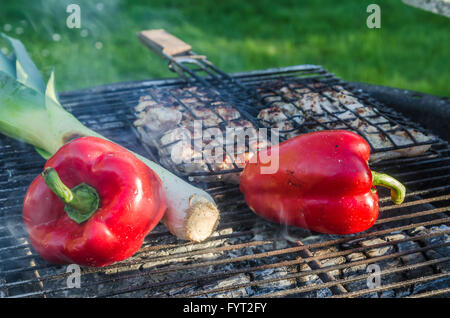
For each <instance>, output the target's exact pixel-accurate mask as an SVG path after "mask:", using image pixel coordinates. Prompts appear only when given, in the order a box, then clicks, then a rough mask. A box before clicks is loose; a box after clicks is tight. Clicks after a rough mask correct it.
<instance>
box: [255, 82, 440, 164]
mask: <svg viewBox="0 0 450 318" xmlns="http://www.w3.org/2000/svg"><path fill="white" fill-rule="evenodd" d="M259 94H260V97H261V98H262V99H263V100H265V101H266V102H270V103H272V105H273V106H272V107H270V108H267V109H263V110H261V111H260V112H259V114H258V119H260V120H261V121H263V122H264V123H265V124H266V125H268V126H269V127H273V128H279V129H280V136H281V137H284V138H286V139H289V138H292V137H294V136H297V135H299V134H300V133H302V131H301V130H300V129H294V128H295V127H298V125H297V124H299V119H300V118H302V122H303V127H304V128H305V129H306V130H307V131H316V130H323V129H346V130H351V131H354V132H356V133H358V134H360V135H361V136H363V137H364V138H365V139H366V140H367V142H368V143H369V144H370V145H371V148H372V155H371V158H370V160H371V161H379V160H384V159H393V158H398V157H410V156H417V155H419V154H421V153H424V152H426V151H427V150H428V149H429V148H430V145H429V144H428V145H416V143H427V142H430V141H432V140H433V137H431V136H427V135H425V134H424V133H422V132H420V131H418V130H416V129H412V128H405V127H402V126H400V125H399V124H397V123H396V122H394V121H392V120H390V119H388V118H387V117H386V116H384V115H382V114H381V113H380V112H379V111H377V110H376V109H375V108H374V107H372V106H366V105H364V104H363V103H361V102H360V100H359V99H358V98H357V97H356V96H354V95H353V94H352V93H351V92H349V91H347V90H345V89H344V88H343V87H342V86H334V87H332V88H330V87H328V86H325V85H322V84H321V83H318V84H316V85H312V86H311V87H307V86H304V85H302V84H299V83H297V84H296V83H290V84H288V85H282V86H281V87H279V88H278V89H277V90H275V91H274V89H273V88H271V89H270V90H260V91H259ZM275 94H277V95H275ZM278 95H279V96H278ZM298 128H300V127H298ZM408 146H410V147H408Z"/></svg>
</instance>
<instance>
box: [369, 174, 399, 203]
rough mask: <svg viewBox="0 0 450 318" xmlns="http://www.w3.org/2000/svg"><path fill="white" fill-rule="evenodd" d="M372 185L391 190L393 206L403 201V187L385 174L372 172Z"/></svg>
mask: <svg viewBox="0 0 450 318" xmlns="http://www.w3.org/2000/svg"><path fill="white" fill-rule="evenodd" d="M372 184H373V185H374V186H382V187H386V188H389V189H391V199H392V202H394V203H395V204H401V203H402V202H403V200H404V199H405V194H406V188H405V186H404V185H403V184H401V183H400V182H399V181H398V180H396V179H394V178H393V177H391V176H389V175H387V174H384V173H378V172H375V171H372Z"/></svg>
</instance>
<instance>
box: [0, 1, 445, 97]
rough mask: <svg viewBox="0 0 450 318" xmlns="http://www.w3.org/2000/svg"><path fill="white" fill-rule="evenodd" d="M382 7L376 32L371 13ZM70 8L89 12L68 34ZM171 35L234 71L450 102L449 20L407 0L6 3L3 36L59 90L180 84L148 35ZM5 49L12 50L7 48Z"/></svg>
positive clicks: (1, 11) (0, 22) (0, 14)
mask: <svg viewBox="0 0 450 318" xmlns="http://www.w3.org/2000/svg"><path fill="white" fill-rule="evenodd" d="M371 3H376V4H378V5H379V6H380V8H381V28H380V29H369V28H368V27H367V26H366V19H367V17H368V16H369V15H370V13H367V12H366V9H367V6H368V5H369V4H371ZM69 4H78V5H79V6H80V8H81V28H79V29H77V28H74V29H70V28H68V27H67V25H66V19H67V17H68V16H69V15H70V13H67V12H66V8H67V6H68V5H69ZM152 28H164V29H166V30H167V31H168V32H170V33H172V34H174V35H176V36H178V37H179V38H181V39H182V40H184V41H185V42H187V43H189V44H191V45H192V47H193V49H194V50H195V51H196V52H197V53H200V54H204V55H206V56H208V57H209V60H210V61H212V62H213V63H214V64H215V65H216V66H218V67H219V68H221V69H223V70H224V71H226V72H240V71H249V70H254V69H263V68H271V67H282V66H290V65H298V64H318V65H322V66H323V67H325V68H326V69H328V70H329V71H331V72H332V73H334V74H336V75H337V76H339V77H341V78H342V79H344V80H346V81H358V82H366V83H372V84H379V85H386V86H392V87H398V88H405V89H410V90H415V91H420V92H424V93H429V94H434V95H440V96H448V95H449V90H450V89H449V82H450V61H449V52H450V50H449V49H450V19H449V18H446V17H444V16H440V15H436V14H433V13H430V12H426V11H422V10H420V9H417V8H413V7H410V6H407V5H405V4H404V3H402V1H401V0H369V1H365V0H358V1H350V0H349V1H333V0H303V1H299V0H277V1H273V0H257V1H256V0H255V1H242V0H226V1H223V0H193V1H182V0H178V1H168V0H164V1H163V0H151V1H150V0H147V1H144V0H136V1H125V0H104V1H96V0H90V1H77V0H68V1H65V0H15V1H2V2H1V4H0V31H1V32H4V33H6V34H8V35H10V36H13V37H16V38H19V39H20V40H21V41H22V42H23V43H24V44H25V46H26V47H27V49H28V51H29V53H30V55H31V57H32V59H33V60H34V61H35V63H36V64H37V66H38V67H39V68H40V70H41V71H42V72H43V74H44V76H46V78H47V77H48V75H49V73H50V72H51V70H55V72H56V82H57V88H58V90H60V91H67V90H75V89H81V88H85V87H91V86H95V85H102V84H107V83H113V82H123V81H135V80H142V79H153V78H167V77H174V76H175V74H174V73H172V72H170V71H169V70H168V68H167V62H165V61H163V60H162V59H161V58H159V57H158V56H156V55H155V54H154V53H152V52H150V51H149V50H148V49H147V48H145V47H144V46H143V45H142V44H140V42H139V41H138V39H137V37H136V33H137V32H138V31H140V30H145V29H152ZM0 49H1V50H2V51H3V52H5V53H8V52H9V51H10V50H9V47H8V46H7V45H6V43H5V41H3V40H1V41H0Z"/></svg>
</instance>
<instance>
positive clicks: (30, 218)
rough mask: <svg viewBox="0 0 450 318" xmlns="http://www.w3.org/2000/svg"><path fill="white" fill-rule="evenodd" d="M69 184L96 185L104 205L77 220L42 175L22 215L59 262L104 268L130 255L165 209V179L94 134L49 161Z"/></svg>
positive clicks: (46, 253) (39, 246)
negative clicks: (162, 181)
mask: <svg viewBox="0 0 450 318" xmlns="http://www.w3.org/2000/svg"><path fill="white" fill-rule="evenodd" d="M47 167H52V168H54V169H55V170H56V171H57V173H58V174H59V177H60V178H61V180H62V182H63V183H64V184H65V185H67V186H68V187H69V188H72V187H74V186H76V185H78V184H80V183H83V182H84V183H86V184H88V185H90V186H92V187H94V188H95V189H96V190H97V192H98V195H99V197H100V206H99V208H98V209H97V210H96V212H95V213H94V214H93V215H92V216H91V217H90V218H89V219H88V220H87V221H85V222H83V223H80V224H78V223H76V222H74V221H73V220H71V219H70V218H69V217H68V215H67V213H66V212H65V210H64V203H63V202H61V200H60V199H59V198H58V197H57V196H56V195H55V194H54V193H53V192H52V190H51V189H50V188H49V187H48V186H47V184H46V183H45V182H44V179H43V177H42V176H41V175H39V176H37V177H36V178H35V179H34V181H33V182H32V183H31V185H30V186H29V188H28V190H27V193H26V195H25V200H24V203H23V219H24V222H25V225H26V228H27V231H28V234H29V238H30V242H31V244H32V245H33V247H34V249H35V250H36V251H37V252H38V253H39V254H40V255H41V256H42V257H43V258H44V259H45V260H47V261H49V262H51V263H57V264H71V263H76V264H79V265H84V266H106V265H109V264H111V263H114V262H117V261H121V260H124V259H126V258H128V257H130V256H132V255H133V254H134V253H135V252H136V251H137V250H138V249H139V248H140V247H141V245H142V243H143V240H144V238H145V236H146V235H147V234H148V233H149V232H150V231H151V230H152V229H153V228H154V227H155V226H156V224H158V222H159V221H160V220H161V218H162V216H163V214H164V211H165V209H166V198H165V194H164V189H163V187H162V183H161V180H160V179H159V177H158V176H157V175H156V173H154V172H153V171H152V170H151V169H150V168H148V167H147V166H146V165H145V164H144V163H142V162H141V161H140V160H138V159H137V158H136V157H135V156H134V155H133V154H131V153H130V152H129V151H127V150H126V149H125V148H123V147H121V146H118V145H116V144H114V143H112V142H109V141H105V140H103V139H100V138H95V137H83V138H78V139H75V140H73V141H71V142H70V143H67V144H65V145H64V146H63V147H61V148H60V149H59V150H58V151H57V152H56V153H55V154H54V155H53V156H52V157H51V158H50V159H49V160H48V161H47V163H46V164H45V168H47Z"/></svg>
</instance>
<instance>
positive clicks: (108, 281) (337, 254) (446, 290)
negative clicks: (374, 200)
mask: <svg viewBox="0 0 450 318" xmlns="http://www.w3.org/2000/svg"><path fill="white" fill-rule="evenodd" d="M157 51H158V53H159V54H160V55H162V56H163V57H164V58H167V59H168V60H169V66H170V68H171V69H172V70H174V71H176V72H177V73H178V74H179V75H180V78H172V79H162V80H149V81H140V82H129V83H117V84H110V85H105V86H101V87H94V88H90V89H85V90H80V91H73V92H65V93H62V94H61V95H60V100H61V103H62V105H63V106H64V107H65V108H66V109H68V110H69V111H70V112H72V113H73V114H74V115H75V116H76V117H77V118H78V119H79V120H80V121H81V122H82V123H83V124H85V125H86V126H88V127H89V128H92V129H93V130H96V131H98V132H99V133H101V134H102V135H104V136H106V137H108V138H110V139H112V140H114V141H116V142H118V143H120V144H121V145H123V146H125V147H127V148H129V149H131V150H133V151H135V152H136V153H139V154H141V155H143V156H147V157H149V158H150V159H152V160H154V161H157V162H159V163H161V164H163V165H166V166H168V167H169V168H170V170H172V171H173V172H174V173H176V174H178V175H179V176H181V177H182V178H185V179H187V180H188V181H191V182H195V183H196V185H197V186H200V187H202V188H204V189H206V190H207V191H208V192H209V193H210V194H211V195H212V196H213V197H214V199H215V200H216V202H217V203H218V206H219V208H220V210H221V213H222V217H221V222H220V224H219V227H218V229H217V230H216V232H215V233H214V235H213V236H212V237H210V238H209V239H207V240H206V241H204V242H201V243H191V242H184V241H179V240H177V239H176V238H175V237H174V236H172V235H171V234H170V233H169V232H168V231H167V229H166V228H165V227H164V226H163V225H158V226H157V227H156V228H155V229H154V230H153V231H152V232H151V233H150V234H149V235H148V236H147V238H146V239H145V241H144V244H143V246H142V248H141V249H140V250H139V251H138V252H137V253H136V254H135V255H134V256H133V257H132V258H129V259H127V260H125V261H122V262H119V263H116V264H113V265H110V266H108V267H105V268H87V267H83V268H81V272H80V274H81V276H80V286H79V288H77V287H75V288H74V287H73V285H70V284H67V281H68V280H70V279H71V277H72V276H71V275H72V274H73V273H72V272H71V271H69V272H68V271H67V266H61V265H53V264H49V263H47V262H45V261H44V260H42V259H41V258H40V256H39V255H38V254H37V253H36V252H35V251H34V250H33V248H32V246H31V245H30V243H29V241H28V237H27V234H26V231H25V227H24V224H23V221H22V211H21V210H22V200H23V197H24V194H25V192H26V189H27V187H28V185H29V184H30V182H31V181H32V180H33V179H34V177H35V176H36V175H37V174H38V173H40V172H41V169H42V167H43V165H44V160H43V159H42V158H41V157H40V156H39V155H38V154H37V153H36V152H35V151H33V149H32V147H30V146H28V145H25V144H23V143H20V142H18V141H15V140H12V139H9V138H6V137H3V136H2V137H0V162H1V171H0V296H1V297H169V296H170V297H444V296H448V295H449V294H450V287H449V286H450V277H449V269H450V267H449V265H450V247H449V245H450V240H449V234H450V228H449V227H448V223H449V217H448V213H449V210H450V147H449V145H448V142H447V141H445V140H443V139H441V138H440V137H435V138H432V139H431V140H430V141H427V142H425V143H421V142H418V141H417V140H415V138H414V137H413V136H410V137H411V140H410V143H409V144H407V145H398V144H396V143H395V140H392V146H391V147H388V148H382V149H376V147H374V146H373V145H372V151H373V152H375V153H377V152H385V151H390V150H396V149H400V148H402V147H411V146H423V145H430V148H429V149H428V151H427V152H425V153H424V154H421V155H419V156H415V157H409V158H397V159H390V160H383V161H379V162H375V163H373V164H371V167H372V168H374V169H376V170H378V171H383V172H386V173H389V174H390V175H392V176H393V177H395V178H397V179H399V180H401V181H402V182H403V184H404V185H405V186H406V187H407V189H408V192H407V195H406V199H405V202H404V203H403V204H401V205H393V204H392V203H391V202H390V197H389V193H388V192H387V191H385V190H383V189H380V190H379V194H380V218H379V219H378V221H377V222H376V224H375V225H374V226H373V227H372V228H371V229H369V230H367V231H365V232H363V233H358V234H354V235H347V236H338V235H325V234H319V233H313V232H310V231H306V230H302V229H297V228H290V227H286V226H283V225H277V224H273V223H270V222H267V221H265V220H262V219H261V218H260V217H258V216H256V215H255V214H254V213H253V212H251V211H250V209H249V208H248V206H247V205H246V203H245V201H244V198H243V196H242V194H241V193H240V191H239V188H238V186H236V185H233V184H229V183H225V182H222V181H220V180H218V181H214V182H207V181H204V180H203V181H202V179H201V178H200V179H199V178H198V177H202V176H203V177H204V176H210V175H212V174H216V175H217V174H227V173H237V172H239V171H240V170H241V168H240V167H239V166H237V165H235V166H234V167H233V169H230V170H228V171H219V172H218V171H214V170H207V171H205V172H202V173H196V174H186V173H184V172H183V171H182V170H180V169H179V167H177V166H175V165H171V164H170V163H168V162H167V161H166V160H165V158H164V157H163V156H161V153H163V152H161V151H160V150H161V148H162V145H158V144H157V143H155V144H153V145H148V144H145V143H142V142H141V139H142V133H145V132H142V131H138V130H136V129H135V128H134V127H133V122H134V120H135V119H136V114H135V111H134V107H135V106H136V105H137V104H138V101H139V98H140V97H141V96H143V95H150V96H152V97H153V98H154V99H155V101H157V102H158V103H161V104H163V105H166V104H167V105H169V104H173V103H181V104H182V105H183V106H184V107H186V110H187V111H189V105H187V104H185V103H183V99H182V98H181V97H180V96H181V95H180V94H190V97H191V98H194V99H195V100H196V101H197V102H203V103H205V106H208V107H211V108H212V109H213V108H214V107H213V106H212V105H214V103H213V102H214V101H221V102H226V103H229V104H231V105H232V106H233V107H235V108H236V109H238V110H239V112H240V113H241V115H242V116H243V117H244V118H246V119H247V120H249V121H251V122H252V123H253V124H254V125H255V126H256V127H261V128H264V127H268V125H267V123H264V122H261V121H260V120H258V119H257V117H256V114H257V112H258V111H259V110H260V109H264V108H265V107H269V106H270V102H268V101H267V98H266V97H267V96H277V94H278V93H277V92H278V91H277V85H281V83H282V84H283V85H299V84H300V85H303V86H306V87H308V88H310V89H312V90H315V91H320V89H321V88H323V87H327V88H329V89H340V88H345V89H346V90H348V91H349V92H351V93H352V94H354V96H357V97H358V99H359V100H360V101H361V102H362V103H363V104H364V105H370V106H372V107H374V109H376V110H377V112H379V113H380V114H383V116H384V117H386V118H388V119H389V120H390V121H392V122H395V124H396V127H399V128H398V129H406V127H407V128H413V129H416V130H418V131H421V132H424V133H426V134H428V135H433V134H432V132H430V131H427V130H425V129H423V128H422V127H421V126H420V125H419V124H418V123H416V122H414V121H412V120H411V119H409V118H408V117H406V115H405V114H402V113H400V112H397V111H395V110H394V109H393V108H391V107H388V106H392V105H388V104H387V103H386V101H385V103H381V102H380V101H379V100H377V99H375V98H373V97H372V96H371V95H369V94H367V93H366V92H365V91H364V90H362V89H361V87H358V86H355V85H351V84H350V83H346V82H344V81H342V80H341V79H339V78H337V77H336V76H334V75H333V74H331V73H329V72H328V71H326V70H325V69H323V68H322V67H320V66H315V65H299V66H292V67H284V68H277V69H267V70H258V71H252V72H243V73H235V74H232V75H229V74H226V73H224V72H223V71H221V70H219V69H218V68H216V67H215V66H214V65H213V64H212V63H210V62H209V61H208V60H207V59H206V58H205V57H203V56H199V55H198V54H196V53H194V52H192V51H191V50H190V47H189V48H188V49H185V50H184V51H182V52H175V53H174V52H171V54H167V53H166V52H165V51H164V48H162V49H161V48H157ZM187 87H189V88H195V92H200V93H198V94H192V91H188V92H187V93H186V92H185V88H187ZM180 92H181V93H180ZM258 92H271V94H269V95H267V94H266V95H264V94H263V95H261V94H258ZM205 97H207V99H206V100H207V101H205ZM444 102H447V101H446V100H444ZM327 115H331V117H332V118H334V120H331V121H321V120H320V118H318V117H314V116H312V117H308V119H307V120H306V121H305V122H304V123H303V124H301V125H294V127H295V129H298V130H299V131H300V132H308V131H312V130H317V129H320V128H321V129H327V128H329V126H327V125H330V124H335V123H336V122H339V124H344V125H347V126H348V123H347V122H345V121H343V122H341V120H340V119H339V118H338V117H336V116H333V114H327ZM410 115H411V116H414V113H411V114H410ZM291 119H292V118H290V120H291ZM364 120H370V119H367V118H365V119H364ZM294 122H295V121H294ZM219 128H220V127H219ZM348 128H349V129H353V130H354V127H350V126H349V127H348ZM378 128H379V129H380V130H379V132H380V133H385V132H384V131H383V128H382V127H381V125H380V126H379V127H378ZM362 135H363V136H364V134H363V133H362ZM281 140H283V138H282V137H281ZM373 269H374V270H375V272H373V271H372V270H373ZM376 270H379V271H378V272H377V271H376ZM377 274H378V275H379V276H374V275H377ZM377 277H378V278H379V281H378V283H377Z"/></svg>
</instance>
